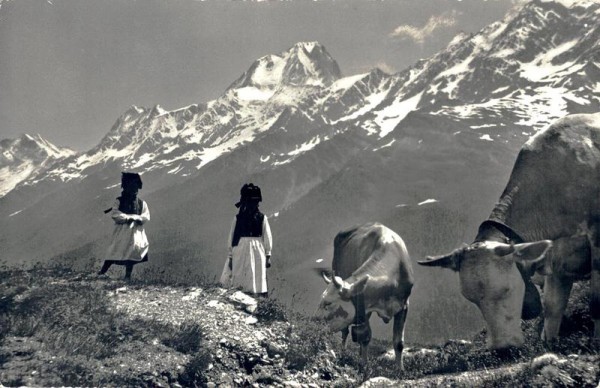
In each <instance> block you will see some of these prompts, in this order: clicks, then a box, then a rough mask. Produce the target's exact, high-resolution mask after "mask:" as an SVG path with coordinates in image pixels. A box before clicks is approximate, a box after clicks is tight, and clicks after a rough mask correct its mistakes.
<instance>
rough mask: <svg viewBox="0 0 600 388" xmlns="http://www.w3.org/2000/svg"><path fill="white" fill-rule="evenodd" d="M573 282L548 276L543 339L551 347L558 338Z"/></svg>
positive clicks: (545, 293) (545, 288)
mask: <svg viewBox="0 0 600 388" xmlns="http://www.w3.org/2000/svg"><path fill="white" fill-rule="evenodd" d="M572 287H573V281H572V280H569V279H563V278H560V277H559V276H557V275H555V274H552V275H548V276H546V281H545V284H544V331H543V332H542V339H543V340H544V341H545V342H546V344H548V345H550V344H551V343H552V342H553V341H554V340H556V339H557V338H558V332H559V330H560V322H561V320H562V317H563V314H564V312H565V308H566V307H567V301H568V300H569V294H570V293H571V288H572Z"/></svg>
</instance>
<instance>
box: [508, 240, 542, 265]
mask: <svg viewBox="0 0 600 388" xmlns="http://www.w3.org/2000/svg"><path fill="white" fill-rule="evenodd" d="M551 247H552V241H550V240H542V241H536V242H532V243H524V244H517V245H515V251H514V253H513V257H514V259H515V261H517V262H520V263H522V264H532V263H537V262H539V261H542V260H543V259H544V257H545V255H546V252H548V249H550V248H551Z"/></svg>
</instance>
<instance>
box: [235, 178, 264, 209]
mask: <svg viewBox="0 0 600 388" xmlns="http://www.w3.org/2000/svg"><path fill="white" fill-rule="evenodd" d="M247 200H255V201H258V202H261V201H262V194H261V192H260V187H258V186H254V184H253V183H247V184H245V185H244V186H242V189H241V190H240V201H239V202H238V203H236V204H235V206H236V207H240V205H241V203H242V202H243V201H247Z"/></svg>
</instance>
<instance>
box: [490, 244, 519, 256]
mask: <svg viewBox="0 0 600 388" xmlns="http://www.w3.org/2000/svg"><path fill="white" fill-rule="evenodd" d="M514 251H515V243H514V242H512V241H511V243H510V245H500V246H498V247H496V248H494V253H495V254H496V255H498V256H501V257H502V256H506V255H510V254H511V253H513V252H514Z"/></svg>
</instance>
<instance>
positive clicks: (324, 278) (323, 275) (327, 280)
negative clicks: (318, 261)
mask: <svg viewBox="0 0 600 388" xmlns="http://www.w3.org/2000/svg"><path fill="white" fill-rule="evenodd" d="M321 276H322V277H323V280H325V283H327V284H329V283H331V278H330V277H329V276H327V272H325V271H321Z"/></svg>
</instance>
